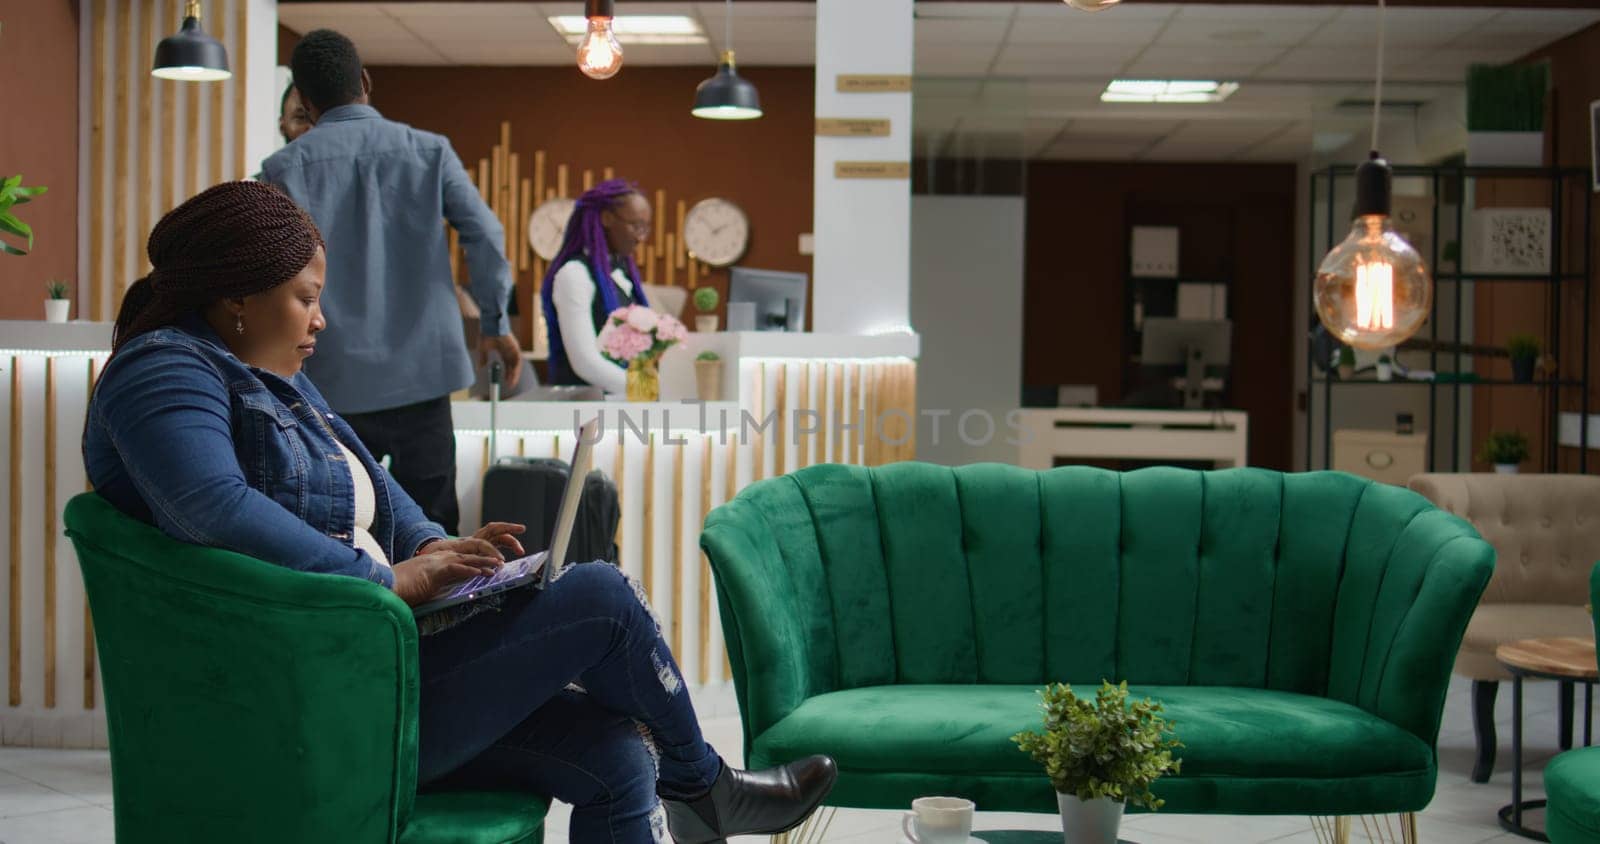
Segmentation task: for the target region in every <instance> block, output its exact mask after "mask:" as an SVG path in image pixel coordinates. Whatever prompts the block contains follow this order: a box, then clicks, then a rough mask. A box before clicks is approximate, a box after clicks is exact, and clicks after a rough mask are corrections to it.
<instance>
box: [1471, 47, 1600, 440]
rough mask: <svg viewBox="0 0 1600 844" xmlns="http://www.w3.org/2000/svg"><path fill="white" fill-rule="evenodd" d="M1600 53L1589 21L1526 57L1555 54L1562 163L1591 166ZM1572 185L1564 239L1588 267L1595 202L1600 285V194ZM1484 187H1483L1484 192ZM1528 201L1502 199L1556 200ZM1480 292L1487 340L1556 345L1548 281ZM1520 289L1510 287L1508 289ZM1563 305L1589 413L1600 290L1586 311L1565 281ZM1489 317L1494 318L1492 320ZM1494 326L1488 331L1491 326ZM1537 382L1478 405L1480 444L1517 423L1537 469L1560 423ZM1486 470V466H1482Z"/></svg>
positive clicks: (1500, 370) (1548, 126)
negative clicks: (1584, 378)
mask: <svg viewBox="0 0 1600 844" xmlns="http://www.w3.org/2000/svg"><path fill="white" fill-rule="evenodd" d="M1596 55H1600V25H1597V26H1592V27H1589V28H1588V29H1585V30H1583V31H1581V32H1578V33H1575V34H1573V35H1571V36H1568V37H1567V38H1564V39H1562V40H1560V41H1557V42H1555V43H1554V44H1551V45H1550V46H1548V47H1546V48H1544V49H1542V50H1539V51H1537V52H1535V53H1533V54H1532V55H1530V56H1528V57H1527V58H1526V60H1527V61H1541V60H1546V59H1547V60H1549V62H1550V74H1551V80H1550V81H1551V89H1552V90H1551V94H1550V98H1549V100H1548V101H1547V107H1546V109H1545V143H1546V153H1545V162H1546V163H1547V164H1555V165H1559V166H1562V167H1581V168H1586V169H1587V168H1589V167H1590V166H1591V160H1590V144H1591V136H1590V126H1589V103H1591V102H1593V101H1594V100H1600V62H1597V61H1596V60H1595V56H1596ZM1564 186H1565V187H1566V188H1567V194H1566V196H1565V198H1566V199H1567V200H1570V201H1568V202H1566V203H1564V204H1565V214H1566V215H1567V216H1568V219H1570V220H1572V221H1573V223H1572V225H1570V226H1569V227H1565V230H1564V231H1563V232H1562V237H1563V239H1564V241H1565V246H1566V248H1563V249H1562V253H1563V260H1564V262H1565V263H1566V265H1567V267H1568V268H1569V269H1578V268H1580V267H1581V258H1582V254H1581V244H1582V239H1583V234H1584V232H1583V227H1582V222H1581V219H1582V218H1581V215H1582V214H1583V212H1584V205H1583V203H1585V202H1587V203H1588V205H1589V210H1590V213H1591V215H1592V216H1591V221H1592V222H1591V224H1590V225H1591V229H1590V231H1589V233H1588V234H1589V238H1590V240H1591V242H1592V243H1591V249H1590V254H1589V256H1588V257H1589V267H1590V270H1589V278H1590V281H1589V283H1590V285H1591V286H1593V285H1595V284H1597V283H1600V201H1597V199H1596V196H1597V195H1596V194H1593V193H1590V192H1587V191H1580V192H1577V195H1576V196H1574V190H1573V189H1574V188H1575V187H1576V186H1575V184H1574V183H1573V182H1571V181H1567V182H1565V183H1564ZM1480 193H1481V191H1480ZM1521 194H1523V195H1522V196H1520V197H1518V198H1519V199H1520V200H1522V201H1518V202H1511V201H1507V202H1498V203H1494V204H1501V205H1509V204H1528V205H1539V204H1548V202H1549V192H1548V190H1535V191H1533V192H1532V193H1531V195H1529V191H1528V188H1527V187H1526V186H1523V187H1522V189H1521ZM1480 287H1481V288H1482V290H1481V291H1480V292H1479V294H1478V301H1477V313H1478V314H1479V319H1478V329H1479V332H1480V333H1479V337H1480V341H1481V342H1489V343H1503V341H1504V339H1505V336H1506V335H1507V334H1509V333H1513V332H1527V331H1532V332H1533V333H1537V334H1539V335H1540V336H1541V337H1542V338H1544V339H1545V340H1546V342H1547V343H1548V340H1549V337H1550V331H1549V327H1545V328H1544V330H1540V327H1541V326H1544V323H1545V313H1546V307H1545V304H1546V302H1547V301H1548V298H1547V297H1548V290H1546V289H1545V288H1544V285H1538V286H1537V287H1533V286H1528V285H1505V284H1499V285H1481V286H1480ZM1508 287H1510V288H1516V289H1511V290H1507V289H1505V288H1508ZM1562 296H1563V297H1564V298H1563V300H1562V311H1563V314H1564V316H1563V319H1562V324H1561V326H1560V329H1561V333H1562V338H1561V343H1560V345H1559V347H1558V348H1556V349H1554V350H1553V352H1554V354H1555V357H1556V364H1557V366H1558V367H1559V369H1560V377H1561V378H1563V379H1577V378H1579V377H1581V374H1582V366H1583V360H1584V357H1585V356H1587V357H1588V360H1589V375H1590V383H1589V397H1588V400H1589V412H1590V413H1591V414H1593V413H1596V412H1600V290H1594V291H1593V292H1591V294H1590V308H1589V311H1588V313H1587V314H1586V313H1584V308H1583V286H1582V284H1581V283H1566V284H1563V285H1562ZM1485 320H1489V321H1490V322H1491V324H1490V325H1488V326H1485V324H1484V323H1485ZM1585 323H1587V324H1588V325H1589V326H1590V331H1591V335H1590V341H1589V345H1588V348H1587V349H1585V348H1584V346H1583V334H1582V331H1583V328H1584V325H1585ZM1485 329H1487V330H1485ZM1489 366H1490V367H1491V371H1490V373H1489V374H1490V375H1491V377H1500V378H1504V377H1507V373H1508V372H1509V369H1508V368H1507V366H1506V364H1505V363H1504V362H1503V361H1500V360H1495V361H1493V362H1491V363H1490V364H1489ZM1533 389H1534V388H1530V387H1503V388H1497V389H1494V390H1492V391H1486V392H1488V393H1489V400H1488V401H1485V402H1478V403H1476V404H1475V405H1474V418H1473V432H1474V440H1475V442H1481V440H1482V439H1483V437H1484V436H1485V435H1486V433H1487V431H1488V430H1489V429H1490V428H1505V429H1509V428H1517V429H1520V430H1522V431H1524V432H1526V433H1528V434H1529V440H1530V443H1531V444H1532V446H1533V449H1534V451H1533V456H1532V458H1531V459H1530V461H1529V464H1528V465H1526V466H1525V467H1524V468H1525V469H1531V470H1534V471H1540V470H1541V468H1543V469H1544V470H1550V469H1549V467H1547V464H1546V463H1545V460H1544V454H1543V451H1542V450H1541V449H1542V447H1543V445H1544V443H1545V442H1546V439H1545V432H1547V431H1549V430H1550V429H1551V428H1552V427H1553V420H1551V419H1550V414H1549V412H1548V410H1547V409H1545V408H1544V407H1543V405H1545V404H1546V401H1538V402H1535V401H1530V399H1531V398H1532V397H1533V396H1535V395H1538V396H1540V397H1541V398H1545V399H1546V400H1547V394H1546V393H1545V392H1544V391H1542V390H1541V391H1540V392H1539V393H1534V392H1532V390H1533ZM1581 400H1582V394H1581V393H1580V391H1579V390H1577V389H1576V388H1568V389H1563V390H1562V395H1561V397H1560V401H1559V404H1560V409H1561V410H1563V411H1568V412H1574V411H1577V410H1579V409H1580V406H1581ZM1578 457H1579V455H1578V450H1577V449H1576V448H1562V449H1560V450H1559V458H1558V463H1557V465H1556V466H1555V467H1554V471H1564V472H1575V471H1577V470H1578V465H1579V464H1578ZM1588 464H1589V467H1588V468H1589V471H1590V472H1600V452H1596V451H1595V450H1594V449H1593V448H1592V447H1591V449H1590V451H1589V460H1588ZM1474 465H1475V466H1477V467H1478V468H1480V469H1486V468H1487V467H1486V466H1482V465H1479V464H1476V463H1475V464H1474Z"/></svg>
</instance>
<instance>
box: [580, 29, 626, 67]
mask: <svg viewBox="0 0 1600 844" xmlns="http://www.w3.org/2000/svg"><path fill="white" fill-rule="evenodd" d="M578 69H579V70H581V71H583V75H584V76H587V77H589V78H590V79H610V78H611V77H613V76H616V75H617V71H619V70H621V69H622V45H621V44H619V43H618V42H617V34H616V33H615V32H613V31H612V29H611V19H610V18H590V19H589V31H588V32H586V33H584V36H583V41H582V42H580V43H579V44H578Z"/></svg>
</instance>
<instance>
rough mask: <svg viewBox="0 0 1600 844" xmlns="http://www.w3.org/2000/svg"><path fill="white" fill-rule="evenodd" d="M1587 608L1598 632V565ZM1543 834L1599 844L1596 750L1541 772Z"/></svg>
mask: <svg viewBox="0 0 1600 844" xmlns="http://www.w3.org/2000/svg"><path fill="white" fill-rule="evenodd" d="M1589 601H1590V603H1589V606H1590V609H1591V610H1593V611H1595V612H1596V614H1595V627H1596V629H1600V565H1597V566H1595V567H1594V570H1593V571H1591V572H1590V573H1589ZM1544 792H1545V799H1546V800H1547V801H1549V802H1548V803H1547V804H1546V805H1545V813H1544V824H1545V827H1544V831H1545V834H1546V835H1548V836H1550V840H1551V841H1552V842H1554V844H1595V842H1597V841H1600V747H1580V748H1578V749H1577V750H1569V751H1567V752H1566V753H1563V754H1561V755H1559V756H1557V757H1556V758H1554V759H1551V760H1550V764H1548V765H1546V766H1545V769H1544Z"/></svg>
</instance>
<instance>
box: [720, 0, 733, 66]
mask: <svg viewBox="0 0 1600 844" xmlns="http://www.w3.org/2000/svg"><path fill="white" fill-rule="evenodd" d="M727 8H728V11H727V14H726V16H725V17H726V18H727V19H726V20H724V21H723V22H722V27H723V36H722V51H723V52H724V53H728V52H732V51H733V0H728V7H727Z"/></svg>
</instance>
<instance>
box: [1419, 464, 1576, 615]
mask: <svg viewBox="0 0 1600 844" xmlns="http://www.w3.org/2000/svg"><path fill="white" fill-rule="evenodd" d="M1408 486H1410V487H1411V488H1412V489H1414V490H1416V491H1417V492H1419V493H1421V494H1422V495H1423V496H1425V497H1426V498H1427V499H1428V500H1429V501H1432V502H1433V503H1434V504H1435V505H1437V506H1438V507H1440V508H1441V509H1444V510H1449V511H1450V512H1451V513H1454V514H1456V515H1457V516H1460V517H1461V518H1463V519H1466V520H1467V521H1468V522H1470V523H1471V524H1472V526H1473V527H1474V528H1477V530H1478V533H1480V534H1482V535H1483V538H1484V539H1486V540H1488V541H1489V544H1490V545H1493V546H1494V550H1495V553H1496V555H1497V559H1498V564H1497V565H1496V566H1495V571H1494V577H1493V578H1492V579H1490V581H1489V588H1488V589H1486V590H1484V593H1483V600H1484V601H1485V602H1491V603H1505V604H1567V605H1571V606H1581V605H1582V604H1583V603H1584V601H1585V600H1587V598H1586V596H1587V595H1588V589H1589V570H1590V568H1592V567H1593V565H1594V563H1595V562H1596V561H1600V477H1596V476H1593V475H1499V474H1488V473H1483V474H1467V473H1461V474H1446V473H1437V474H1424V475H1415V476H1413V477H1412V478H1411V481H1410V482H1409V484H1408Z"/></svg>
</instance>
